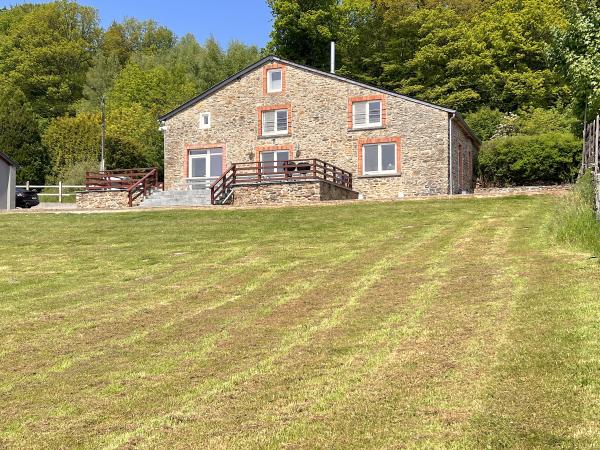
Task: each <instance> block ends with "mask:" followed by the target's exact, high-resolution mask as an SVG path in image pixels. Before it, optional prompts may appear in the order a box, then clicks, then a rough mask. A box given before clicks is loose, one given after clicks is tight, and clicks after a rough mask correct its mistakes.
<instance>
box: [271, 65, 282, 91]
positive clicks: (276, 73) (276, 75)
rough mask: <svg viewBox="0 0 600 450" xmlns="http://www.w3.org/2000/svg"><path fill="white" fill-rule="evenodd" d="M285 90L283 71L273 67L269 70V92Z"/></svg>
mask: <svg viewBox="0 0 600 450" xmlns="http://www.w3.org/2000/svg"><path fill="white" fill-rule="evenodd" d="M281 91H283V71H282V70H281V69H271V70H268V71H267V92H268V93H269V94H272V93H275V92H281Z"/></svg>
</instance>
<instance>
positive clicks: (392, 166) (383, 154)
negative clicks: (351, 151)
mask: <svg viewBox="0 0 600 450" xmlns="http://www.w3.org/2000/svg"><path fill="white" fill-rule="evenodd" d="M396 150H397V147H396V144H395V143H382V144H365V145H363V147H362V152H363V155H362V160H363V167H362V169H363V174H364V175H377V174H391V173H397V172H398V161H397V158H396V155H397V151H396Z"/></svg>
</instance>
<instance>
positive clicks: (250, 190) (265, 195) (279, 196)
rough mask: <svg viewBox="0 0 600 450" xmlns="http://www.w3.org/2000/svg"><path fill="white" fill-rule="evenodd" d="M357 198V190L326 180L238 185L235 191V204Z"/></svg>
mask: <svg viewBox="0 0 600 450" xmlns="http://www.w3.org/2000/svg"><path fill="white" fill-rule="evenodd" d="M357 198H358V193H357V192H354V191H350V190H348V189H344V188H341V187H339V186H336V185H334V184H332V183H328V182H326V181H301V182H297V183H265V184H252V185H246V186H238V187H236V188H235V190H234V193H233V205H234V206H257V205H270V204H273V205H277V204H306V203H315V202H320V201H330V200H355V199H357Z"/></svg>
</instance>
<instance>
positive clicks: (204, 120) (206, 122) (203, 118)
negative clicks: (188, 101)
mask: <svg viewBox="0 0 600 450" xmlns="http://www.w3.org/2000/svg"><path fill="white" fill-rule="evenodd" d="M209 128H210V113H209V112H205V113H202V114H200V129H201V130H208V129H209Z"/></svg>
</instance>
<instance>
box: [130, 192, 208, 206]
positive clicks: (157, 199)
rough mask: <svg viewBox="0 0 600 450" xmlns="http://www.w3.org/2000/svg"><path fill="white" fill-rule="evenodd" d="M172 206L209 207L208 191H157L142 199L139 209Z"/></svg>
mask: <svg viewBox="0 0 600 450" xmlns="http://www.w3.org/2000/svg"><path fill="white" fill-rule="evenodd" d="M174 206H210V191H209V190H208V189H203V190H196V191H157V192H154V193H153V194H152V195H151V196H149V197H147V198H146V199H144V201H143V202H142V203H141V204H140V206H139V207H140V208H161V207H174Z"/></svg>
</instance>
